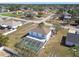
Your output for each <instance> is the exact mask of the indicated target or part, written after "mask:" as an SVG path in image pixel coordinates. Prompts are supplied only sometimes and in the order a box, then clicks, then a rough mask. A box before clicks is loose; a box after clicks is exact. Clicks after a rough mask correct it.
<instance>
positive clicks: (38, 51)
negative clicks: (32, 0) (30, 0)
mask: <svg viewBox="0 0 79 59" xmlns="http://www.w3.org/2000/svg"><path fill="white" fill-rule="evenodd" d="M0 57H79V5H78V4H76V5H74V4H42V5H41V4H0Z"/></svg>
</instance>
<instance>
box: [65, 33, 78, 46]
mask: <svg viewBox="0 0 79 59" xmlns="http://www.w3.org/2000/svg"><path fill="white" fill-rule="evenodd" d="M66 41H69V42H73V43H74V44H79V34H74V33H68V34H67V39H66Z"/></svg>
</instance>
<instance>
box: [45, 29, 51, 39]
mask: <svg viewBox="0 0 79 59" xmlns="http://www.w3.org/2000/svg"><path fill="white" fill-rule="evenodd" d="M51 34H52V33H51V31H50V32H49V33H48V34H47V35H46V39H47V40H48V39H49V38H50V36H51Z"/></svg>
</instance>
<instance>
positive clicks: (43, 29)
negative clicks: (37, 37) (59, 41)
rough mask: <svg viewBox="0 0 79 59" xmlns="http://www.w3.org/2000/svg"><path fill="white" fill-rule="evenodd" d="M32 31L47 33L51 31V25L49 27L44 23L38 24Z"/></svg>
mask: <svg viewBox="0 0 79 59" xmlns="http://www.w3.org/2000/svg"><path fill="white" fill-rule="evenodd" d="M30 31H32V32H37V33H41V34H44V35H46V34H48V33H49V31H50V27H47V26H44V25H38V26H37V27H36V28H34V29H32V30H30Z"/></svg>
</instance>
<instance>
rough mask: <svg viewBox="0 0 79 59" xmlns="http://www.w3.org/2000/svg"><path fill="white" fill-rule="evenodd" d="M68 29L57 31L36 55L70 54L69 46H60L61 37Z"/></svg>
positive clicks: (64, 55)
mask: <svg viewBox="0 0 79 59" xmlns="http://www.w3.org/2000/svg"><path fill="white" fill-rule="evenodd" d="M67 31H68V30H65V29H61V30H59V31H58V32H57V34H56V35H55V37H54V38H50V39H49V41H48V43H47V44H46V46H45V48H44V49H41V50H40V52H39V54H38V56H44V57H45V56H59V57H60V56H63V57H66V56H72V53H71V52H70V51H69V48H68V47H66V46H62V45H61V44H60V43H61V39H62V37H63V36H64V35H66V34H67Z"/></svg>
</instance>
